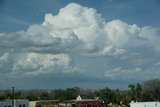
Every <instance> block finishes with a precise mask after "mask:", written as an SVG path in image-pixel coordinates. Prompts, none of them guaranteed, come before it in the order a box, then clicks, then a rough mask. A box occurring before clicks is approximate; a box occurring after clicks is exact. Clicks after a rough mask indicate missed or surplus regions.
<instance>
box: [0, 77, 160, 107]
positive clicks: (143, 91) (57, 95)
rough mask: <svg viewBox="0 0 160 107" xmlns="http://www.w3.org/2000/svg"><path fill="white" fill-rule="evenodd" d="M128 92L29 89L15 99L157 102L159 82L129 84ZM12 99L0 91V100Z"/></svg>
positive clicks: (16, 94)
mask: <svg viewBox="0 0 160 107" xmlns="http://www.w3.org/2000/svg"><path fill="white" fill-rule="evenodd" d="M128 88H129V90H119V89H116V90H112V89H110V88H108V87H106V88H103V89H99V90H92V89H83V88H79V87H73V88H66V89H54V90H51V91H47V90H39V89H31V90H26V91H20V90H19V91H17V90H16V91H15V93H14V98H15V99H29V100H33V101H34V100H43V99H44V100H60V101H63V100H73V99H76V97H77V96H78V95H80V96H81V97H82V98H83V99H94V98H99V100H101V101H104V102H105V103H107V104H108V103H115V104H121V103H122V102H123V104H125V105H127V104H129V103H130V102H131V101H133V100H134V101H157V100H160V80H159V79H153V80H148V81H145V82H144V83H143V84H139V83H136V84H129V85H128ZM12 97H13V95H12V92H11V90H1V91H0V100H3V99H11V98H12Z"/></svg>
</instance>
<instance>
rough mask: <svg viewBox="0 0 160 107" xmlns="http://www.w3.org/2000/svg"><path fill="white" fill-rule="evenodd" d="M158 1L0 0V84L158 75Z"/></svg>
mask: <svg viewBox="0 0 160 107" xmlns="http://www.w3.org/2000/svg"><path fill="white" fill-rule="evenodd" d="M159 19H160V1H159V0H0V84H1V85H0V86H1V87H0V89H8V88H10V87H13V86H14V87H15V88H16V89H34V88H39V89H57V88H67V87H74V86H77V87H82V88H91V89H99V88H104V87H109V88H113V89H116V88H119V89H127V87H128V84H131V83H137V82H138V83H142V82H144V81H146V80H150V79H155V78H159V77H160V71H159V70H160V42H159V40H160V21H159Z"/></svg>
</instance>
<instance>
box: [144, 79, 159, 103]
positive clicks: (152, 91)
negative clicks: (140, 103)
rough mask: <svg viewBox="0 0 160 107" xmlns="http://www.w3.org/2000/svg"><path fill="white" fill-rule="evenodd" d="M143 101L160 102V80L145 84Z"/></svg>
mask: <svg viewBox="0 0 160 107" xmlns="http://www.w3.org/2000/svg"><path fill="white" fill-rule="evenodd" d="M142 88H143V100H154V101H157V100H160V80H159V79H153V80H148V81H146V82H144V83H143V87H142Z"/></svg>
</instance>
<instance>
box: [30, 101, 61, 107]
mask: <svg viewBox="0 0 160 107" xmlns="http://www.w3.org/2000/svg"><path fill="white" fill-rule="evenodd" d="M58 105H59V101H58V100H39V101H30V102H29V107H57V106H58Z"/></svg>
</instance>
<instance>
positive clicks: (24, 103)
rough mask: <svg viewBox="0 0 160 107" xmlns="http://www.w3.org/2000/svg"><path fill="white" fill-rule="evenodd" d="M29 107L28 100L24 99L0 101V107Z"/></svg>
mask: <svg viewBox="0 0 160 107" xmlns="http://www.w3.org/2000/svg"><path fill="white" fill-rule="evenodd" d="M12 104H14V105H13V107H29V100H26V99H17V100H13V102H12V100H3V101H0V107H12Z"/></svg>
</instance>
